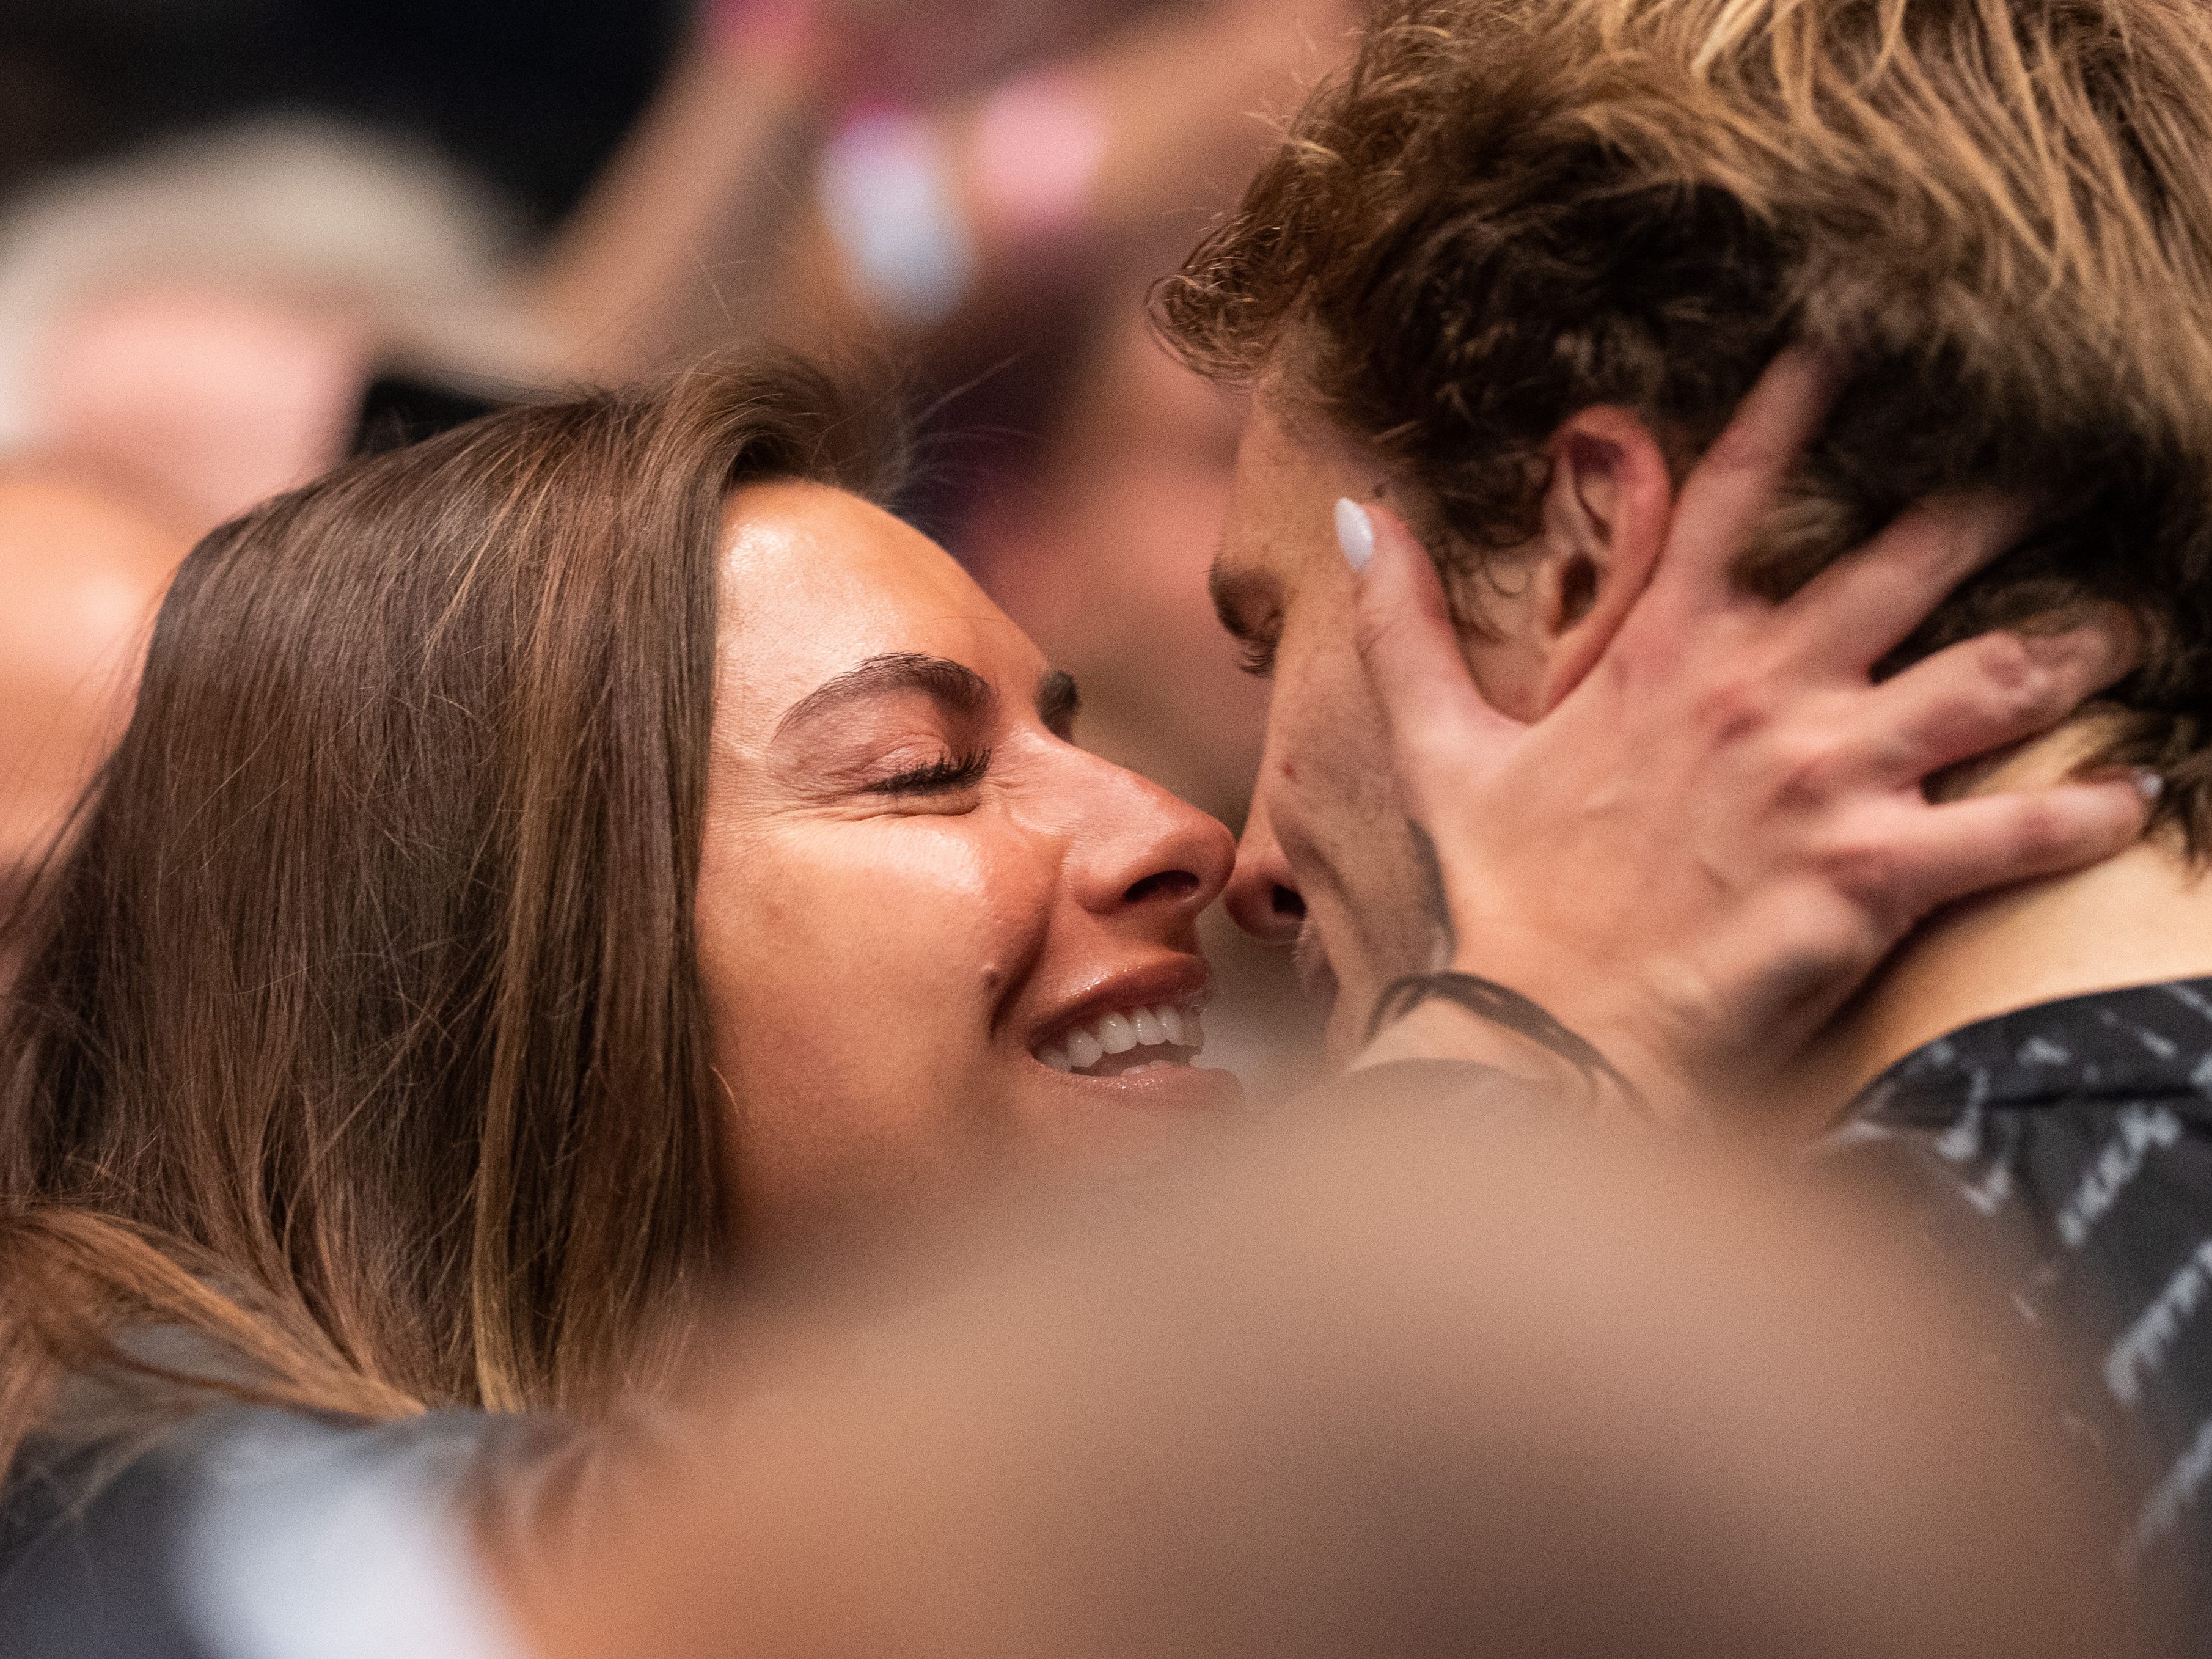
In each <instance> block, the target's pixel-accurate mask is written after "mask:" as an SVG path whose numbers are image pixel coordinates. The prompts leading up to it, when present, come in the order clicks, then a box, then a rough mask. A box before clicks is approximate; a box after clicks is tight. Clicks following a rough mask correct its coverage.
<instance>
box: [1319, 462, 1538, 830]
mask: <svg viewBox="0 0 2212 1659" xmlns="http://www.w3.org/2000/svg"><path fill="white" fill-rule="evenodd" d="M1336 524H1337V537H1338V541H1339V544H1340V545H1341V546H1342V547H1343V549H1344V556H1345V561H1346V563H1347V564H1349V565H1350V566H1351V567H1352V635H1353V638H1354V640H1355V641H1357V642H1358V649H1359V656H1360V659H1361V661H1362V662H1363V663H1364V664H1365V665H1366V669H1367V678H1368V681H1369V683H1370V684H1371V685H1372V686H1373V687H1374V688H1375V696H1376V702H1378V703H1379V704H1380V705H1381V707H1382V709H1383V718H1384V720H1387V721H1388V722H1389V727H1390V737H1391V743H1392V745H1393V747H1394V749H1395V751H1396V756H1397V760H1398V765H1399V769H1400V771H1401V775H1402V776H1403V778H1404V781H1405V782H1406V785H1407V789H1408V791H1409V793H1411V794H1412V796H1413V799H1415V800H1416V801H1419V800H1424V799H1430V798H1431V796H1430V793H1429V792H1430V791H1431V789H1433V788H1436V787H1440V786H1442V787H1449V782H1450V781H1452V780H1454V779H1463V778H1465V777H1467V776H1468V775H1469V774H1470V773H1472V772H1477V771H1480V770H1482V769H1485V767H1484V763H1485V761H1486V759H1487V758H1489V757H1495V756H1496V755H1498V753H1499V752H1500V750H1501V746H1502V745H1504V744H1511V743H1513V742H1515V741H1517V740H1518V738H1520V736H1521V734H1522V732H1523V731H1524V730H1525V729H1526V728H1524V727H1522V726H1520V725H1519V724H1518V723H1517V722H1516V721H1513V720H1508V719H1507V718H1506V717H1505V716H1504V715H1503V714H1499V713H1498V711H1497V710H1496V709H1494V708H1492V707H1491V706H1490V705H1489V704H1488V703H1487V702H1484V701H1483V698H1482V693H1481V692H1480V690H1477V689H1476V687H1475V684H1474V677H1473V676H1472V675H1470V674H1469V673H1468V669H1467V663H1466V661H1465V659H1462V657H1461V655H1460V651H1459V632H1458V629H1456V628H1455V627H1454V626H1453V623H1452V618H1451V606H1450V605H1449V602H1448V601H1447V599H1445V596H1444V589H1443V582H1442V581H1441V580H1439V579H1438V577H1437V570H1436V566H1435V565H1434V563H1433V562H1431V560H1430V558H1429V556H1428V553H1427V551H1426V550H1425V549H1423V547H1422V546H1421V544H1419V542H1418V541H1416V540H1415V539H1414V538H1413V532H1410V531H1409V530H1407V528H1406V526H1405V525H1404V524H1403V523H1402V522H1401V520H1399V518H1398V516H1397V515H1396V514H1395V513H1392V512H1390V511H1389V509H1387V508H1384V507H1361V506H1360V505H1359V504H1358V502H1355V501H1339V502H1338V503H1337V507H1336Z"/></svg>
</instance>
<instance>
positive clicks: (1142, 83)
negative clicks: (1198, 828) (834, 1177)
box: [0, 0, 1357, 1086]
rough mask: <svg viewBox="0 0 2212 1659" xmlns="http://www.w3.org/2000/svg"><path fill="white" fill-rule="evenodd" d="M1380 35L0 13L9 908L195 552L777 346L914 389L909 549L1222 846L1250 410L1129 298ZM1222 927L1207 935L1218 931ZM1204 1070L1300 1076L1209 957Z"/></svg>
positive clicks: (1252, 750)
mask: <svg viewBox="0 0 2212 1659" xmlns="http://www.w3.org/2000/svg"><path fill="white" fill-rule="evenodd" d="M1356 9H1357V0H709V3H707V4H705V5H703V6H702V5H698V4H692V3H675V0H627V3H623V4H621V5H616V4H612V3H599V4H593V3H586V0H537V3H532V4H527V5H526V4H521V3H517V0H444V3H437V4H433V3H430V0H15V3H13V4H11V5H9V6H8V7H6V8H4V9H0V878H5V877H6V876H7V874H8V872H20V871H21V868H22V867H23V866H24V865H25V863H26V862H27V860H29V859H30V858H31V857H33V856H34V854H35V850H36V848H38V847H39V846H40V844H41V842H43V841H44V840H45V839H46V837H48V836H50V835H51V834H52V828H53V826H54V824H55V823H57V822H58V819H59V817H60V816H61V815H62V814H63V813H64V811H65V810H66V805H67V803H68V801H69V800H70V799H71V798H72V797H73V796H74V795H75V793H76V792H77V790H78V789H79V788H81V787H82V783H83V781H84V780H85V778H86V776H87V775H88V773H89V771H90V769H91V768H92V766H93V765H94V763H96V760H97V757H98V755H99V753H100V750H101V749H102V747H103V746H104V745H105V744H106V741H107V740H108V738H109V736H110V734H111V733H112V731H113V729H114V722H115V721H116V720H117V719H118V714H119V711H120V709H121V708H122V706H123V704H124V702H125V698H126V696H127V691H128V686H129V681H130V678H131V666H132V664H133V662H134V660H135V655H136V652H137V647H138V644H139V641H140V640H141V639H142V637H143V626H144V623H145V621H146V619H147V618H148V617H149V615H150V611H151V607H152V605H153V604H154V603H155V600H156V599H158V595H159V592H160V590H161V584H162V582H163V580H165V579H166V576H167V572H168V570H169V569H170V568H172V567H173V563H174V562H175V560H176V559H177V558H178V557H179V556H181V554H182V552H183V551H184V550H185V549H186V548H188V547H189V546H190V545H191V543H192V542H193V541H194V540H195V539H197V537H198V536H199V535H201V534H202V533H204V532H205V531H206V530H207V529H209V528H210V527H212V526H214V525H216V524H217V523H219V522H221V521H222V520H223V519H225V518H227V517H228V516H230V515H231V514H233V513H236V512H238V511H240V510H241V509H242V508H244V507H247V506H250V505H251V504H252V503H253V502H254V501H258V500H259V499H261V498H262V497H264V496H265V495H269V494H270V493H272V492H274V491H276V490H277V489H283V488H284V487H286V486H288V485H289V484H292V483H297V482H299V481H301V480H303V479H305V478H307V477H312V476H313V474H314V473H316V472H317V471H321V470H322V469H324V468H325V467H327V466H328V465H331V464H332V463H334V462H335V461H336V460H337V459H341V458H342V457H343V455H344V454H345V453H349V450H350V449H352V448H353V447H355V446H356V444H357V443H359V442H360V441H362V437H363V435H364V433H365V432H366V433H370V434H374V433H377V432H383V433H385V434H386V435H390V434H393V433H398V432H402V431H404V430H406V429H408V428H407V423H408V422H410V420H416V419H419V418H421V417H422V415H423V414H424V413H425V412H426V411H427V410H435V409H437V408H440V407H443V406H445V403H446V400H447V399H448V398H459V399H460V400H462V403H463V404H464V405H465V402H466V400H467V399H469V398H474V397H477V396H481V395H487V394H488V395H493V396H498V395H502V394H504V393H506V392H509V391H524V392H526V391H529V390H532V389H546V388H558V387H560V386H566V385H571V384H574V383H576V382H579V381H600V380H622V379H626V378H629V377H632V376H635V375H638V374H647V373H650V372H652V371H653V369H655V368H658V367H660V366H662V365H664V364H668V363H672V362H680V361H682V360H683V359H684V358H685V357H687V356H693V355H695V354H697V353H699V352H702V351H706V350H710V349H718V348H726V347H732V346H735V347H744V346H748V345H768V344H784V345H791V346H795V347H797V348H799V349H803V350H805V351H808V352H810V353H811V354H814V355H823V356H830V357H832V358H836V359H843V360H848V361H851V360H858V361H862V362H871V363H877V364H881V363H889V364H891V365H895V366H896V369H897V371H898V373H899V374H900V375H901V376H902V379H903V381H904V383H905V385H906V386H907V388H908V396H909V398H910V401H911V403H912V404H913V406H914V408H915V410H917V411H918V412H919V413H920V414H921V418H922V428H923V435H924V441H925V442H924V453H925V455H926V457H927V464H926V465H925V467H924V470H923V474H922V477H921V479H920V480H919V482H918V484H917V488H916V489H915V494H914V495H913V497H912V499H911V500H910V501H908V503H907V504H906V508H907V511H908V513H909V515H910V516H911V517H913V518H914V519H915V521H916V522H918V523H919V524H921V526H922V527H924V528H925V529H927V531H929V532H931V533H932V534H933V535H935V536H937V537H938V538H940V539H941V540H943V541H944V542H945V544H946V545H947V546H949V547H950V548H951V550H953V551H954V553H955V554H956V555H957V556H958V557H960V558H961V559H962V560H963V562H965V563H966V564H967V565H968V566H969V568H970V569H971V570H973V571H974V572H975V574H976V575H977V577H978V578H979V579H980V580H981V581H982V582H983V584H984V585H985V586H986V587H987V589H989V591H990V592H992V593H993V594H994V597H996V598H997V599H999V601H1000V603H1001V604H1002V605H1005V607H1006V609H1007V610H1008V611H1010V612H1011V613H1012V615H1013V617H1015V619H1016V620H1017V621H1018V622H1019V623H1022V624H1023V625H1024V627H1025V628H1027V629H1029V630H1030V632H1031V633H1032V634H1033V635H1035V636H1036V638H1037V640H1038V641H1039V642H1040V643H1041V644H1042V646H1043V647H1044V648H1045V650H1046V651H1047V652H1048V654H1050V655H1051V656H1053V657H1054V659H1055V660H1057V661H1059V662H1060V663H1061V664H1062V665H1065V666H1066V667H1067V668H1069V669H1070V670H1071V671H1073V672H1074V673H1075V674H1076V675H1077V677H1078V678H1079V679H1080V681H1081V682H1082V684H1083V687H1084V692H1085V707H1086V716H1085V729H1084V731H1083V733H1082V735H1083V738H1084V739H1085V742H1086V743H1088V744H1090V745H1091V746H1092V747H1093V748H1095V749H1097V750H1100V751H1101V752H1103V753H1105V754H1107V755H1109V756H1110V757H1113V758H1115V759H1116V760H1119V761H1121V762H1123V763H1126V764H1128V765H1130V766H1133V767H1134V768H1136V769H1138V770H1139V771H1142V772H1144V773H1146V774H1147V775H1150V776H1152V777H1154V778H1156V779H1158V781H1160V782H1162V783H1164V784H1165V785H1166V786H1168V787H1170V788H1172V789H1174V790H1176V792H1177V793H1180V794H1182V795H1183V796H1185V797H1186V798H1188V799H1191V800H1194V801H1195V802H1197V803H1198V804H1199V805H1202V806H1204V807H1206V809H1207V810H1208V811H1212V812H1214V813H1216V814H1218V816H1220V817H1224V818H1225V819H1226V820H1228V821H1229V822H1230V823H1231V826H1232V827H1236V826H1237V824H1238V823H1239V822H1240V820H1241V818H1242V816H1243V808H1244V803H1245V800H1246V799H1247V796H1248V793H1249V786H1250V783H1251V780H1252V775H1253V772H1254V769H1255V765H1256V762H1257V757H1258V750H1259V741H1260V734H1261V720H1262V714H1263V711H1264V706H1265V689H1264V688H1263V687H1261V686H1260V685H1258V684H1255V683H1253V682H1252V681H1250V680H1249V679H1248V678H1244V677H1243V676H1242V675H1240V674H1239V672H1238V671H1237V663H1236V659H1235V655H1234V653H1233V651H1232V649H1231V647H1230V645H1229V643H1228V641H1226V640H1225V638H1224V637H1223V636H1222V635H1220V633H1219V632H1218V629H1217V628H1216V626H1215V624H1214V623H1213V621H1212V617H1211V614H1210V611H1209V610H1208V607H1207V605H1206V595H1205V571H1206V562H1207V560H1208V558H1209V556H1210V555H1211V553H1212V547H1213V544H1214V541H1215V538H1216V537H1217V535H1218V531H1219V526H1220V523H1221V520H1222V516H1223V511H1224V505H1225V497H1226V492H1227V489H1228V477H1229V471H1230V467H1231V461H1232V459H1233V454H1234V447H1235V440H1236V435H1237V424H1238V418H1239V416H1238V411H1237V410H1236V409H1235V408H1234V407H1233V406H1231V404H1230V402H1229V401H1228V400H1227V399H1226V398H1224V397H1223V396H1222V395H1221V394H1219V393H1218V392H1215V391H1213V390H1212V389H1211V388H1209V387H1207V386H1204V385H1202V384H1201V383H1200V382H1199V381H1197V380H1195V379H1194V377H1192V376H1191V375H1189V374H1188V373H1186V372H1185V371H1183V370H1182V368H1179V367H1178V366H1176V364H1174V363H1173V362H1170V360H1169V359H1168V358H1167V356H1165V355H1164V353H1163V352H1162V351H1161V350H1160V349H1159V348H1158V346H1157V344H1155V343H1154V342H1153V341H1152V339H1151V337H1150V336H1149V334H1148V333H1147V331H1146V327H1145V324H1144V320H1143V316H1142V311H1141V304H1142V300H1143V296H1144V294H1145V291H1146V289H1147V288H1148V287H1149V286H1150V284H1151V283H1153V282H1154V281H1156V280H1157V279H1158V277H1160V276H1163V275H1164V274H1166V273H1167V272H1168V271H1169V270H1172V269H1173V268H1174V266H1175V264H1176V263H1177V261H1178V260H1179V258H1181V256H1182V253H1183V252H1185V251H1186V250H1187V249H1188V246H1189V245H1190V243H1191V242H1192V241H1193V240H1194V239H1195V237H1196V236H1197V235H1198V234H1199V233H1200V231H1201V230H1202V229H1203V228H1204V227H1205V225H1206V222H1208V220H1209V219H1210V218H1211V217H1212V216H1214V215H1215V214H1216V213H1218V212H1219V211H1220V210H1222V209H1223V208H1224V207H1225V206H1226V205H1227V204H1229V203H1230V202H1231V201H1232V200H1233V199H1234V197H1235V195H1236V193H1237V191H1238V189H1239V188H1240V187H1241V185H1242V184H1243V180H1244V179H1245V178H1246V176H1247V175H1248V174H1249V170H1250V168H1251V167H1253V166H1254V165H1255V162H1256V161H1257V160H1258V158H1259V156H1260V155H1261V154H1262V153H1263V151H1264V149H1265V146H1266V144H1267V142H1268V140H1269V137H1270V135H1271V131H1272V125H1271V124H1272V121H1273V119H1275V118H1280V117H1281V116H1283V115H1284V114H1285V113H1287V112H1288V111H1289V109H1290V108H1291V106H1294V104H1295V102H1296V100H1297V97H1298V95H1299V94H1300V91H1301V89H1302V88H1304V86H1305V85H1306V84H1307V83H1309V82H1310V81H1311V80H1312V79H1313V78H1314V77H1315V76H1318V75H1319V74H1321V73H1322V72H1324V71H1326V70H1327V69H1328V68H1329V67H1330V66H1331V64H1334V62H1335V61H1336V60H1337V58H1338V57H1339V55H1340V53H1341V52H1342V51H1343V50H1344V47H1345V44H1346V35H1347V32H1348V31H1349V29H1350V28H1351V27H1352V24H1353V22H1354V21H1355V16H1354V13H1355V11H1356ZM1217 922H1218V919H1217ZM1214 933H1215V937H1214V938H1213V939H1212V941H1211V943H1212V945H1213V948H1214V953H1215V957H1216V961H1217V964H1218V968H1219V969H1220V970H1221V974H1222V978H1223V981H1224V992H1225V994H1224V998H1223V1001H1222V1004H1221V1005H1220V1007H1219V1017H1218V1018H1217V1019H1216V1020H1215V1021H1214V1028H1215V1030H1216V1033H1217V1036H1216V1041H1215V1043H1214V1045H1213V1048H1212V1057H1213V1058H1216V1059H1218V1060H1221V1061H1223V1062H1224V1063H1229V1064H1232V1065H1238V1066H1240V1067H1241V1068H1243V1069H1246V1070H1247V1071H1248V1073H1250V1074H1251V1075H1253V1078H1254V1080H1255V1081H1256V1082H1258V1083H1260V1084H1261V1085H1262V1086H1269V1085H1276V1086H1279V1085H1282V1084H1284V1083H1285V1082H1289V1081H1291V1080H1294V1079H1295V1076H1296V1073H1297V1069H1298V1068H1299V1067H1300V1066H1302V1065H1303V1064H1304V1063H1305V1059H1304V1056H1305V1054H1306V1053H1307V1051H1306V1050H1305V1048H1304V1046H1303V1044H1302V1043H1301V1042H1300V1041H1299V1037H1298V1033H1299V1032H1300V1030H1301V1028H1302V1027H1303V1025H1304V1021H1303V1020H1302V1019H1300V1018H1298V1016H1297V1011H1296V1010H1295V1009H1294V1008H1293V1007H1292V1006H1291V1002H1290V1000H1289V998H1290V993H1289V987H1288V978H1287V968H1286V965H1285V963H1281V962H1280V961H1279V960H1278V959H1277V957H1275V956H1274V955H1273V954H1272V953H1270V952H1267V951H1262V950H1261V949H1259V948H1258V947H1256V946H1251V945H1247V944H1245V943H1244V942H1243V941H1242V940H1241V939H1238V938H1237V936H1236V935H1235V934H1234V932H1233V930H1232V929H1230V928H1229V927H1227V926H1226V925H1225V923H1220V924H1218V925H1217V926H1216V927H1215V928H1214Z"/></svg>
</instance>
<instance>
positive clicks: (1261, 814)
mask: <svg viewBox="0 0 2212 1659" xmlns="http://www.w3.org/2000/svg"><path fill="white" fill-rule="evenodd" d="M1227 902H1228V906H1229V914H1230V915H1231V916H1232V917H1233V918H1235V920H1236V922H1237V926H1238V927H1242V928H1243V930H1244V931H1245V932H1246V933H1250V934H1251V935H1252V936H1253V937H1255V939H1267V940H1268V941H1270V942H1271V943H1273V944H1276V945H1288V944H1289V943H1291V941H1292V940H1293V939H1297V936H1298V929H1299V928H1300V927H1302V926H1304V922H1305V919H1306V902H1305V900H1304V899H1303V898H1302V897H1300V896H1299V895H1298V888H1297V882H1296V881H1295V880H1294V879H1293V878H1291V865H1290V860H1288V859H1286V858H1285V857H1284V856H1283V849H1282V847H1281V844H1280V843H1279V842H1277V841H1276V839H1275V829H1274V825H1273V823H1270V822H1269V821H1268V817H1267V799H1266V798H1265V797H1264V796H1262V797H1261V798H1260V799H1255V801H1253V803H1252V816H1251V817H1249V819H1247V820H1246V822H1245V824H1244V837H1243V840H1242V841H1240V842H1237V869H1236V872H1235V873H1234V874H1232V875H1231V877H1230V878H1229V892H1228V897H1227Z"/></svg>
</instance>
